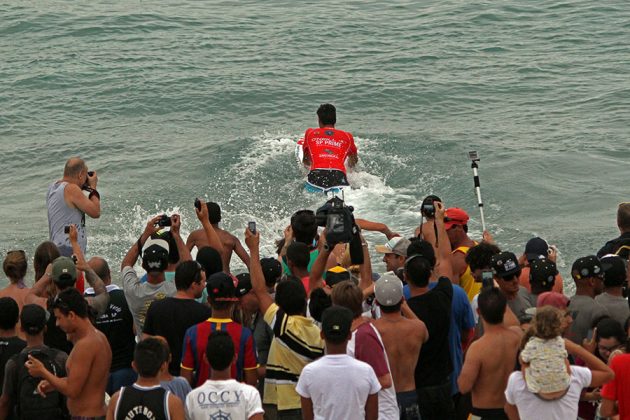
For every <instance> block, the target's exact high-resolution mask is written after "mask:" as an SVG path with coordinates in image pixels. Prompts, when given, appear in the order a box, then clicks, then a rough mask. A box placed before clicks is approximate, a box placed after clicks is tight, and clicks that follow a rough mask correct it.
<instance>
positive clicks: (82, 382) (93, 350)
mask: <svg viewBox="0 0 630 420" xmlns="http://www.w3.org/2000/svg"><path fill="white" fill-rule="evenodd" d="M51 309H52V310H53V311H54V314H55V317H56V318H57V325H59V327H60V328H61V329H62V330H63V331H64V332H65V333H66V334H67V335H68V338H69V339H70V340H71V341H72V343H73V344H74V347H73V348H72V351H71V352H70V355H69V356H68V360H67V362H66V371H67V373H68V376H67V377H64V378H59V377H57V376H55V374H54V373H53V372H51V371H49V370H48V369H47V368H46V366H44V364H43V363H42V362H41V361H40V360H38V359H36V358H35V357H33V356H31V355H29V356H28V361H27V362H26V367H27V369H28V373H29V374H30V375H31V376H33V377H35V378H41V379H42V381H41V382H40V383H39V385H38V386H37V391H38V392H39V393H40V394H41V395H42V396H44V395H45V394H46V393H47V392H51V391H52V390H57V391H59V392H61V393H62V394H64V395H65V396H66V397H67V399H68V400H67V404H68V410H69V411H70V415H71V416H72V418H81V419H86V420H87V419H104V418H105V412H106V407H105V400H104V396H105V388H106V386H107V379H108V377H109V367H110V365H111V362H112V352H111V350H110V348H109V343H108V342H107V338H106V337H105V335H104V334H103V333H101V332H100V331H99V330H97V329H96V328H94V326H93V325H92V322H91V321H90V317H89V316H88V312H89V309H88V304H87V301H86V300H85V298H84V297H83V296H82V295H81V293H80V292H79V291H78V290H76V289H74V288H69V289H66V290H63V291H62V292H60V293H59V294H58V295H57V297H56V298H55V299H54V301H53V303H52V307H51Z"/></svg>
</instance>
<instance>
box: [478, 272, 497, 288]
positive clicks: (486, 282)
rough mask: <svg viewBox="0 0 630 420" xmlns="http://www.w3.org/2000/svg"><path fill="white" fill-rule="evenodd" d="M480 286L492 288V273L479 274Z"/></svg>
mask: <svg viewBox="0 0 630 420" xmlns="http://www.w3.org/2000/svg"><path fill="white" fill-rule="evenodd" d="M481 284H482V285H483V287H493V286H494V275H493V274H492V271H482V272H481Z"/></svg>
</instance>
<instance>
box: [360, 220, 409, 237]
mask: <svg viewBox="0 0 630 420" xmlns="http://www.w3.org/2000/svg"><path fill="white" fill-rule="evenodd" d="M354 221H355V223H356V224H357V226H359V227H360V228H361V230H368V231H371V232H380V233H382V234H383V235H385V236H386V237H387V239H388V240H389V239H392V238H393V237H395V236H400V235H399V234H398V233H396V232H392V231H391V230H390V229H389V227H388V226H387V225H386V224H385V223H379V222H372V221H370V220H366V219H354Z"/></svg>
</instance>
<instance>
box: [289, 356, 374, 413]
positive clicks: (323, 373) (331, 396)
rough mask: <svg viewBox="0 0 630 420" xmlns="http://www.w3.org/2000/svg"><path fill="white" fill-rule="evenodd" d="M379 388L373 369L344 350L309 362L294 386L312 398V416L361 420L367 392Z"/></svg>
mask: <svg viewBox="0 0 630 420" xmlns="http://www.w3.org/2000/svg"><path fill="white" fill-rule="evenodd" d="M380 389H381V385H380V384H379V382H378V379H377V378H376V374H375V373H374V369H372V367H371V366H370V365H368V364H367V363H364V362H361V361H359V360H356V359H354V358H352V357H350V356H348V355H347V354H329V355H326V356H324V357H322V358H320V359H318V360H316V361H314V362H312V363H309V364H308V365H306V366H305V367H304V369H302V373H301V374H300V379H299V380H298V384H297V387H296V388H295V390H296V392H297V393H298V394H300V395H301V396H302V397H304V398H310V399H311V400H312V401H313V412H314V414H315V420H326V419H346V420H353V419H356V420H363V419H365V403H366V401H367V398H368V396H370V395H373V394H376V393H377V392H378V391H379V390H380Z"/></svg>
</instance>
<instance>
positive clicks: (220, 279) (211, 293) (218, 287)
mask: <svg viewBox="0 0 630 420" xmlns="http://www.w3.org/2000/svg"><path fill="white" fill-rule="evenodd" d="M237 284H238V280H237V279H236V277H234V276H231V275H229V274H226V273H224V272H220V273H214V274H213V275H211V276H210V277H208V280H207V281H206V290H207V291H208V298H209V299H210V300H211V301H228V302H229V301H232V302H236V301H238V297H237V295H236V285H237Z"/></svg>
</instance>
